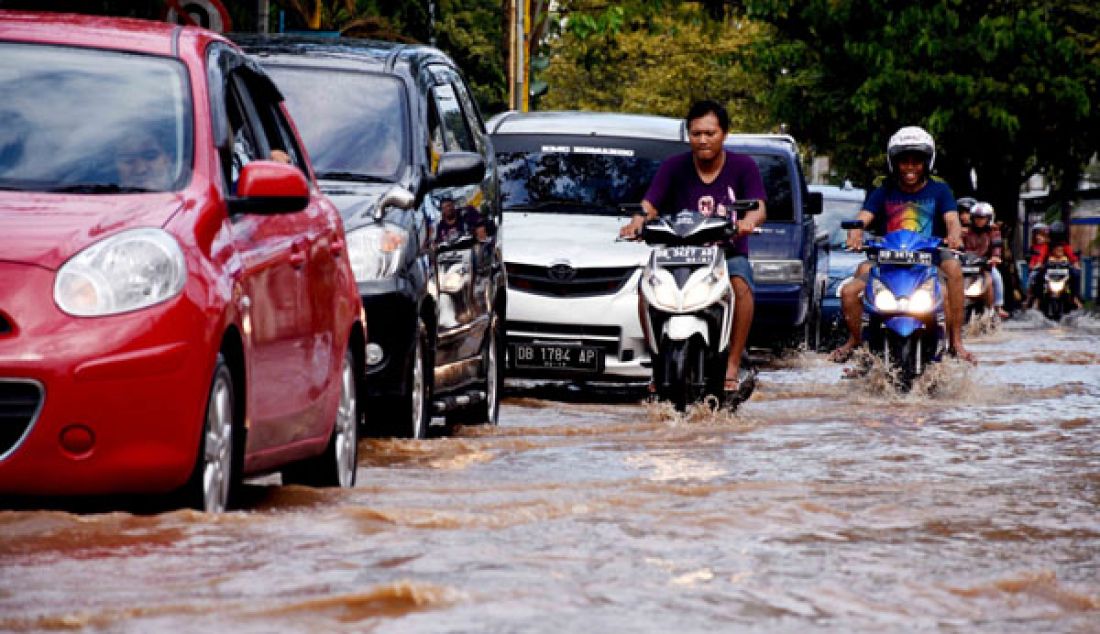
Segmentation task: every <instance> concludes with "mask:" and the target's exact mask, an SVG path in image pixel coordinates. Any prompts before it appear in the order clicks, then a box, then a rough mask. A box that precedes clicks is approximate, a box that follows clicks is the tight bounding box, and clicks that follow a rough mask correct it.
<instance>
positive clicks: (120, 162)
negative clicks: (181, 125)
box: [115, 130, 173, 191]
mask: <svg viewBox="0 0 1100 634" xmlns="http://www.w3.org/2000/svg"><path fill="white" fill-rule="evenodd" d="M115 169H116V170H117V171H118V185H119V187H122V188H123V189H140V190H147V191H167V190H168V189H169V188H170V187H171V186H172V180H173V179H172V159H171V158H170V157H169V156H168V153H167V152H165V150H164V146H162V145H161V143H160V142H159V141H158V140H157V139H156V137H154V136H153V135H152V134H151V133H149V132H147V131H144V130H139V131H138V132H136V133H134V134H131V135H129V136H127V137H126V138H125V139H123V141H122V143H121V144H120V145H119V148H118V153H117V154H116V155H115Z"/></svg>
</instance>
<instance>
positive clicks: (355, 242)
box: [347, 222, 409, 282]
mask: <svg viewBox="0 0 1100 634" xmlns="http://www.w3.org/2000/svg"><path fill="white" fill-rule="evenodd" d="M408 242H409V232H408V231H406V230H405V229H403V228H401V227H399V226H397V225H395V224H391V223H388V222H383V223H378V224H372V225H367V226H365V227H362V228H361V229H356V230H355V231H351V232H348V234H347V245H348V259H349V260H351V271H352V274H354V275H355V281H357V282H369V281H371V280H384V279H386V278H389V277H393V276H394V275H395V274H396V273H397V269H398V267H399V266H400V265H401V260H402V259H403V257H404V254H405V245H406V244H408Z"/></svg>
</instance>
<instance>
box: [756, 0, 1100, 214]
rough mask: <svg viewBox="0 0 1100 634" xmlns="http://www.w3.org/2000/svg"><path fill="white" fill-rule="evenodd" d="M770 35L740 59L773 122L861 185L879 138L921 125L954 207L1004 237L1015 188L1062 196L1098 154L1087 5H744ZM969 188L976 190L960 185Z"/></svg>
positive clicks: (957, 0)
mask: <svg viewBox="0 0 1100 634" xmlns="http://www.w3.org/2000/svg"><path fill="white" fill-rule="evenodd" d="M737 4H738V5H739V7H740V8H741V9H744V10H745V15H746V16H747V17H749V18H751V19H757V20H762V21H766V22H768V23H769V24H771V25H772V26H773V27H774V29H775V37H774V40H773V41H772V42H770V43H769V44H768V46H766V47H765V46H760V47H758V55H757V56H755V57H754V59H755V60H756V61H758V62H760V63H761V64H762V65H761V67H760V68H761V69H762V70H763V71H764V72H766V73H767V74H768V75H769V76H772V77H775V78H776V82H775V89H774V91H773V92H772V93H771V95H770V97H771V102H770V105H771V107H772V111H773V113H774V114H775V115H776V116H777V117H778V118H779V119H780V120H782V121H784V122H787V123H789V124H790V128H791V131H792V132H793V133H794V134H795V136H796V137H799V138H803V139H806V140H809V141H810V142H811V143H812V145H813V146H814V147H815V148H816V150H817V151H818V152H819V153H824V154H828V155H830V156H831V157H832V159H833V162H834V164H835V165H837V166H838V168H839V169H840V171H841V176H849V177H852V178H854V179H855V180H858V181H861V182H863V183H870V182H871V180H872V178H873V175H875V174H876V173H879V174H880V173H882V171H883V170H884V169H885V161H884V153H885V145H886V141H887V139H888V137H889V135H890V134H891V133H892V132H893V131H894V130H896V129H897V128H898V127H900V126H902V125H911V124H916V125H922V126H924V127H926V128H927V129H928V130H929V131H930V132H932V134H933V135H934V136H935V137H936V140H937V145H938V155H937V159H936V162H937V168H938V172H939V173H940V174H941V175H942V176H944V177H945V179H946V180H947V181H948V182H949V183H950V184H951V185H952V187H953V188H954V189H955V191H956V195H962V194H964V193H975V194H976V195H977V196H978V197H979V198H981V199H985V200H990V201H992V202H993V204H994V206H995V207H996V208H997V209H998V217H999V218H1000V219H1003V220H1005V221H1006V222H1007V223H1009V224H1010V225H1014V224H1015V220H1016V213H1015V210H1016V208H1017V204H1018V199H1019V190H1020V186H1021V184H1022V183H1023V182H1024V181H1025V180H1026V179H1027V178H1028V177H1030V176H1031V175H1032V174H1035V173H1038V172H1042V173H1044V174H1046V175H1047V176H1048V177H1050V178H1051V179H1052V180H1053V182H1054V185H1055V188H1056V189H1057V190H1058V191H1059V192H1060V195H1062V196H1072V192H1073V191H1074V190H1075V188H1076V184H1077V180H1078V176H1079V175H1080V174H1081V173H1082V169H1083V168H1084V166H1085V165H1086V164H1087V163H1088V160H1089V158H1090V157H1091V156H1093V155H1094V154H1095V153H1096V151H1097V149H1098V148H1100V109H1097V108H1096V105H1097V104H1098V103H1100V55H1098V53H1100V47H1098V40H1097V34H1098V33H1100V5H1097V4H1096V3H1090V2H1079V1H1077V0H1049V1H1045V2H1039V1H1034V0H1031V1H1029V0H999V1H998V2H991V3H985V2H966V1H965V0H937V1H934V2H927V3H898V2H891V1H890V0H797V1H796V0H747V1H746V2H743V3H737ZM972 172H973V173H974V174H976V175H977V189H976V191H974V190H973V188H972V186H971V178H970V176H971V173H972Z"/></svg>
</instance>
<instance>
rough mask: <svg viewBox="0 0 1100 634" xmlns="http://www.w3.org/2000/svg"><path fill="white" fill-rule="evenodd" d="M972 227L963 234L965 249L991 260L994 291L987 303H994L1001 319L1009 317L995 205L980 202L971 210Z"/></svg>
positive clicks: (991, 279)
mask: <svg viewBox="0 0 1100 634" xmlns="http://www.w3.org/2000/svg"><path fill="white" fill-rule="evenodd" d="M970 215H971V220H970V229H969V230H968V231H966V232H965V233H964V234H963V250H964V251H966V252H967V253H973V254H974V255H977V256H978V257H982V258H985V259H986V260H987V261H988V262H989V274H988V275H989V278H988V281H991V282H992V284H991V285H990V286H991V287H992V292H991V293H990V292H988V291H987V294H988V295H989V296H988V297H987V299H986V305H987V306H988V305H992V306H993V309H994V310H995V311H997V316H998V317H1000V318H1001V319H1006V318H1008V313H1007V312H1005V309H1004V304H1005V285H1004V278H1002V277H1001V271H1000V270H999V269H998V268H997V267H998V266H1000V264H1001V256H1002V245H1001V230H1000V228H999V227H997V225H996V223H994V221H993V216H994V212H993V205H991V204H989V203H987V202H980V203H977V204H975V205H973V207H972V208H971V210H970Z"/></svg>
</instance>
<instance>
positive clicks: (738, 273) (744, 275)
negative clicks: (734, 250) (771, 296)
mask: <svg viewBox="0 0 1100 634" xmlns="http://www.w3.org/2000/svg"><path fill="white" fill-rule="evenodd" d="M726 271H728V272H729V274H730V278H734V277H739V278H741V279H743V280H745V283H746V284H748V285H749V290H750V291H752V292H754V293H755V292H756V285H755V284H754V283H753V281H752V264H751V263H749V258H748V257H746V256H744V255H735V256H733V257H728V258H726Z"/></svg>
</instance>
